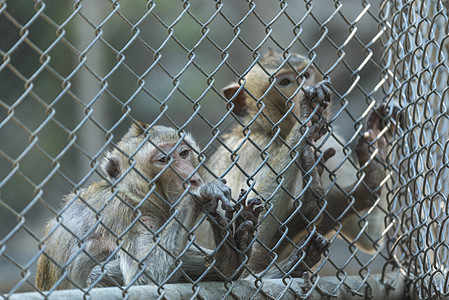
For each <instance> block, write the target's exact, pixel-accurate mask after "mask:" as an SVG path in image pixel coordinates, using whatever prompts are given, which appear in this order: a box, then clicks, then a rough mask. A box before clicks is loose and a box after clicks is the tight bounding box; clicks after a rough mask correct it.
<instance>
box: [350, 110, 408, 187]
mask: <svg viewBox="0 0 449 300" xmlns="http://www.w3.org/2000/svg"><path fill="white" fill-rule="evenodd" d="M398 112H399V108H398V107H394V108H393V111H392V112H391V113H390V109H389V108H388V107H387V106H386V105H385V104H381V105H379V106H378V107H377V108H375V109H374V110H373V111H371V113H370V114H369V116H368V120H367V123H366V129H367V130H366V132H365V133H364V134H363V135H362V136H361V137H360V138H359V140H358V142H357V145H356V147H355V152H356V154H357V158H358V161H359V164H360V167H361V169H362V170H363V171H364V172H365V178H364V180H363V182H364V184H365V185H366V186H368V187H369V188H370V189H371V190H375V189H377V188H379V186H380V183H381V182H382V180H384V179H385V173H386V170H385V161H386V157H387V151H388V143H387V135H388V134H390V133H391V132H392V131H393V130H394V127H395V126H396V123H395V124H393V123H392V122H391V118H389V117H388V116H392V117H393V118H396V117H397V115H398ZM400 117H401V116H399V118H400Z"/></svg>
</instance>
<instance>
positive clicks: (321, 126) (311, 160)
mask: <svg viewBox="0 0 449 300" xmlns="http://www.w3.org/2000/svg"><path fill="white" fill-rule="evenodd" d="M326 125H327V120H326V118H324V117H321V118H320V120H319V121H318V122H317V123H315V124H312V126H310V129H309V131H308V134H307V135H306V143H305V145H303V146H302V149H301V166H302V168H303V169H304V170H305V171H306V172H307V171H309V170H310V169H311V168H313V166H315V165H316V162H317V161H318V160H319V151H318V149H317V148H316V142H317V141H318V140H319V139H320V138H321V137H323V136H324V135H325V134H326V133H327V127H326ZM334 155H335V149H334V148H332V147H330V148H328V149H326V150H325V151H324V152H323V153H322V158H321V161H320V163H319V164H318V165H316V167H317V168H318V169H317V170H318V173H319V175H321V174H322V173H323V165H324V163H325V162H326V161H327V160H328V159H329V158H331V157H332V156H334Z"/></svg>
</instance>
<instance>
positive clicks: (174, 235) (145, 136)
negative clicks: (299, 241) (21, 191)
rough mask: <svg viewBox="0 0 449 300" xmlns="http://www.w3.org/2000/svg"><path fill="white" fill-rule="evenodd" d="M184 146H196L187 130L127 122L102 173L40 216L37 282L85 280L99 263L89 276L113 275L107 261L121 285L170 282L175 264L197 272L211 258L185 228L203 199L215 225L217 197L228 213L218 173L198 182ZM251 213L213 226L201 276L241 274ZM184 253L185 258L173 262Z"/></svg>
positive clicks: (55, 284)
mask: <svg viewBox="0 0 449 300" xmlns="http://www.w3.org/2000/svg"><path fill="white" fill-rule="evenodd" d="M192 149H198V146H197V144H196V142H195V141H194V139H193V138H192V136H191V135H190V134H187V135H185V136H183V137H182V138H180V137H179V136H178V133H177V131H176V130H175V129H173V128H169V127H164V126H153V127H151V128H150V127H149V126H148V125H146V124H143V123H139V124H133V125H132V126H131V128H130V129H129V131H128V133H127V134H126V135H125V136H124V137H123V138H122V140H121V141H120V142H119V143H118V145H117V147H116V149H114V150H113V151H111V152H109V153H107V155H106V157H105V159H104V163H103V168H104V171H105V173H106V175H107V177H108V180H103V181H101V182H97V183H93V184H91V185H90V186H89V187H88V188H86V189H82V190H81V191H79V192H76V193H72V194H69V195H67V196H66V197H65V198H64V207H63V208H62V210H61V212H60V213H59V214H58V215H57V217H56V218H54V219H52V220H50V222H49V223H48V225H47V227H46V236H45V244H44V246H43V248H42V255H41V256H40V258H39V261H38V270H37V278H36V285H37V287H38V288H39V289H41V290H50V289H67V288H75V287H78V288H84V287H87V286H88V279H89V275H90V274H91V271H92V269H93V268H94V267H95V266H96V265H98V264H100V263H101V265H102V266H103V267H104V268H105V272H104V274H103V272H102V270H101V269H100V273H97V278H95V280H96V281H95V282H92V284H95V283H97V282H98V281H100V280H101V279H102V278H103V277H107V278H114V275H113V274H112V275H110V274H108V268H107V263H108V262H109V261H111V262H114V263H115V265H116V267H117V269H118V271H117V272H118V273H119V275H118V276H117V277H115V278H120V279H119V280H121V281H123V284H126V285H128V284H131V283H135V284H149V283H156V284H163V283H165V282H178V281H182V280H183V278H182V277H183V275H182V272H184V274H187V275H188V276H192V277H194V278H196V277H198V276H200V275H203V273H204V271H206V269H207V265H210V264H211V262H210V261H206V258H205V256H204V255H202V252H201V251H206V252H207V249H192V248H193V247H191V246H190V242H189V235H190V234H191V231H192V229H193V227H194V226H195V222H196V220H197V218H198V217H199V215H200V214H201V212H202V208H203V205H209V206H210V207H211V209H210V214H211V215H210V217H211V218H215V219H216V220H218V221H219V223H220V225H222V226H226V225H227V224H226V222H225V221H229V220H228V219H225V218H224V217H223V216H222V215H221V214H220V213H219V212H217V210H216V207H217V206H218V201H221V203H222V207H223V209H224V210H225V211H226V213H227V214H228V216H232V212H233V205H232V204H231V202H230V201H231V190H230V189H229V187H227V186H226V185H225V181H224V180H215V181H212V182H209V183H204V182H203V180H202V178H201V177H200V176H199V175H198V173H197V169H198V160H197V159H196V156H195V155H194V151H193V150H192ZM252 212H253V211H252V210H251V209H250V210H248V211H247V214H248V213H249V214H250V215H251V214H252ZM252 220H253V221H250V220H249V219H248V218H243V217H239V218H237V219H236V223H235V224H234V225H235V231H234V230H232V229H233V227H232V226H229V228H230V229H229V232H228V233H226V232H223V230H221V229H220V228H218V226H213V230H214V236H215V238H216V241H215V242H216V243H217V244H218V243H220V242H221V239H222V238H224V237H227V240H226V242H225V243H223V244H222V246H221V247H220V248H219V249H217V250H216V251H215V254H214V257H213V260H212V263H213V264H214V268H211V269H210V270H208V273H207V275H206V276H205V278H206V279H211V280H223V279H224V278H226V279H227V278H228V277H229V276H232V275H233V276H235V277H238V276H239V275H240V274H241V271H239V270H237V269H238V268H239V267H240V268H241V266H240V265H241V263H242V261H243V260H244V259H245V255H244V254H242V252H243V251H245V250H246V253H247V254H248V255H249V253H250V251H251V250H250V246H249V242H250V241H251V240H252V235H251V234H249V233H250V230H251V229H252V227H253V223H255V222H257V213H256V215H255V219H254V216H252ZM236 250H237V251H236ZM184 251H186V252H185V253H183V252H184ZM117 257H118V258H117ZM184 260H185V261H186V262H187V263H185V264H182V263H181V264H180V263H179V262H180V261H181V262H184ZM180 268H182V272H180V271H178V270H179V269H180ZM189 268H190V269H189ZM111 269H113V268H111ZM109 275H110V277H108V276H109Z"/></svg>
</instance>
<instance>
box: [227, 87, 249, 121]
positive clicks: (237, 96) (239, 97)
mask: <svg viewBox="0 0 449 300" xmlns="http://www.w3.org/2000/svg"><path fill="white" fill-rule="evenodd" d="M239 89H240V85H238V84H237V83H231V84H230V85H228V86H226V87H224V88H223V90H222V93H223V95H224V96H225V97H226V99H228V100H231V101H232V103H234V109H233V110H232V111H233V112H234V113H235V114H236V115H237V116H239V117H243V116H245V115H246V104H245V99H246V95H245V91H244V90H243V89H240V91H239Z"/></svg>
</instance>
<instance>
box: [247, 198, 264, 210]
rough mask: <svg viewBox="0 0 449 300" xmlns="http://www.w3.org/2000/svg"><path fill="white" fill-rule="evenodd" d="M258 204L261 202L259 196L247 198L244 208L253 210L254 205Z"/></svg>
mask: <svg viewBox="0 0 449 300" xmlns="http://www.w3.org/2000/svg"><path fill="white" fill-rule="evenodd" d="M260 204H262V200H260V198H259V197H257V198H252V199H249V200H248V203H247V204H246V209H247V210H250V211H253V209H254V206H255V205H260Z"/></svg>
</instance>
